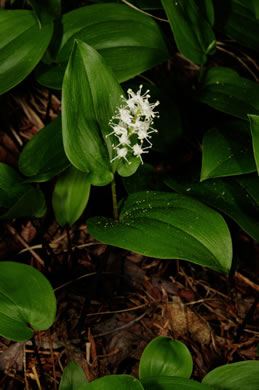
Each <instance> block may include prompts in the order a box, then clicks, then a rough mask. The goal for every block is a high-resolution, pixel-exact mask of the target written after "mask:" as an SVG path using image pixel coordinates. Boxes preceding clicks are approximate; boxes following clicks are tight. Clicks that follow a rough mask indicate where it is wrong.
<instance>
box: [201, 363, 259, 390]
mask: <svg viewBox="0 0 259 390" xmlns="http://www.w3.org/2000/svg"><path fill="white" fill-rule="evenodd" d="M202 383H204V384H206V385H208V386H209V387H210V388H211V389H212V390H244V389H249V390H258V384H259V361H256V360H247V361H243V362H237V363H231V364H226V365H224V366H220V367H217V368H215V369H214V370H212V371H210V372H209V373H208V374H207V375H206V376H205V378H204V379H203V381H202Z"/></svg>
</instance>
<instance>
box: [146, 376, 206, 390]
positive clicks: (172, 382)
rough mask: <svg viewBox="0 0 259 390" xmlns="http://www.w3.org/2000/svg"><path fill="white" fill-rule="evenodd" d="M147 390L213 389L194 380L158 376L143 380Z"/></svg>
mask: <svg viewBox="0 0 259 390" xmlns="http://www.w3.org/2000/svg"><path fill="white" fill-rule="evenodd" d="M141 383H142V385H143V387H144V389H145V390H158V389H159V390H179V389H180V390H212V389H211V387H209V386H207V385H204V384H202V383H199V382H196V381H194V380H192V379H187V378H182V377H178V376H157V377H151V378H147V379H144V380H143V379H142V380H141Z"/></svg>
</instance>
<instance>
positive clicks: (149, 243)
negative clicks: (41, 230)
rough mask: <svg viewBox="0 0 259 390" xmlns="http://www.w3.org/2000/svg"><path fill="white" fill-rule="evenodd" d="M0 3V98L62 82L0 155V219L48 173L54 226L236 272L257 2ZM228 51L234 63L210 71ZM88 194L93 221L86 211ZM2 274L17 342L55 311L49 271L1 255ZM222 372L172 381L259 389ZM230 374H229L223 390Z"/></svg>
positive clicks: (33, 195)
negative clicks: (52, 101)
mask: <svg viewBox="0 0 259 390" xmlns="http://www.w3.org/2000/svg"><path fill="white" fill-rule="evenodd" d="M2 3H4V4H5V7H4V8H3V9H1V10H0V38H1V39H0V42H1V44H0V94H1V103H2V104H1V106H2V107H4V103H5V102H6V101H7V99H8V96H10V95H11V94H15V91H16V89H15V88H16V87H17V88H19V87H21V83H22V82H23V83H24V84H23V85H25V84H26V82H27V80H28V79H27V77H28V76H29V77H30V80H34V82H35V83H37V84H39V85H41V86H44V87H45V88H48V89H49V91H53V90H61V95H62V107H61V115H60V116H58V117H57V118H55V119H54V120H53V121H51V122H49V123H47V124H46V125H45V127H44V128H43V129H41V130H40V131H39V132H37V134H35V135H34V136H33V137H32V138H31V140H30V141H29V142H28V143H27V144H26V145H25V147H24V148H23V150H22V152H21V154H20V157H19V161H18V169H16V168H15V167H13V166H9V165H7V164H5V163H3V162H1V163H0V218H1V219H5V220H10V219H13V218H25V217H36V218H43V217H44V215H46V213H49V211H50V210H49V209H47V205H46V200H45V196H44V193H43V191H42V187H43V186H42V184H41V183H43V182H51V183H52V184H53V186H54V190H53V193H52V208H53V210H54V214H55V216H56V219H57V221H58V223H59V224H60V225H61V227H66V226H72V225H73V224H74V223H75V222H76V221H77V220H78V219H79V218H80V217H81V218H82V219H81V220H84V221H85V222H86V226H87V229H88V231H89V233H90V234H91V235H92V236H93V237H94V238H95V239H97V240H99V241H101V242H103V243H105V244H108V245H112V246H115V247H119V248H122V249H125V250H131V251H135V252H137V253H140V254H143V255H146V256H150V257H157V258H160V259H167V260H168V261H172V260H173V259H180V260H185V261H189V262H192V263H195V264H199V265H201V266H205V267H208V268H210V269H212V270H214V271H216V272H220V273H224V274H226V275H228V274H229V273H230V271H231V270H232V271H233V272H234V271H235V269H236V268H235V267H236V264H237V262H235V266H233V265H232V257H233V254H232V252H233V250H232V249H233V248H232V246H233V244H232V241H234V242H236V235H237V233H236V232H238V234H239V232H240V231H242V232H245V234H246V235H247V237H249V239H251V240H256V241H258V240H259V207H258V206H259V195H258V194H259V191H258V183H259V179H258V173H259V86H258V83H257V82H258V78H259V76H258V75H257V74H256V71H258V69H257V68H256V67H254V61H253V60H251V58H252V57H253V56H254V57H256V56H257V55H258V47H259V8H258V1H257V0H249V1H248V0H229V1H228V2H224V4H223V2H222V1H216V0H215V1H213V0H201V1H197V2H194V1H193V0H177V1H171V0H161V1H158V0H155V1H154V0H146V1H142V0H135V1H133V0H132V1H127V2H126V1H113V2H112V1H99V0H98V1H97V0H96V1H95V0H92V1H89V2H88V3H90V4H87V5H86V6H83V7H82V6H81V7H78V8H76V9H73V10H70V11H68V12H66V13H63V12H62V7H63V9H64V7H65V6H66V4H65V2H63V3H64V4H61V1H60V0H48V1H45V2H42V1H38V0H28V1H25V2H22V6H21V4H20V3H19V2H18V1H5V2H2ZM122 3H127V4H122ZM225 3H227V4H225ZM130 5H132V7H131V6H130ZM18 7H19V9H18ZM244 20H245V22H243V21H244ZM232 50H233V51H234V52H235V53H244V58H240V57H239V56H240V54H235V53H233V52H232ZM229 56H230V57H231V58H232V59H233V61H234V62H233V65H232V62H231V67H230V66H228V67H227V66H226V67H223V66H221V64H222V62H223V61H222V60H225V62H227V61H228V59H229ZM177 64H180V66H177ZM50 93H51V92H50ZM159 102H160V103H159ZM158 104H159V106H158ZM186 150H189V153H188V156H187V155H186ZM108 185H109V186H110V187H111V194H112V196H111V198H112V202H111V201H110V198H109V199H106V191H105V190H104V188H102V187H106V186H108ZM97 187H98V188H97ZM118 188H119V191H118ZM95 191H99V192H98V193H99V194H100V193H101V195H100V198H101V199H102V201H100V206H101V203H104V206H105V208H106V211H105V213H103V214H105V215H101V216H100V215H99V214H101V212H98V213H97V215H92V213H91V212H90V210H89V208H88V206H89V204H90V203H91V193H93V192H94V193H96V192H95ZM102 191H103V192H102ZM102 194H104V195H102ZM118 194H122V196H120V197H119V198H118ZM125 194H126V195H125ZM88 202H90V203H88ZM98 202H99V201H98ZM111 205H112V207H111ZM112 208H113V212H112V210H111V209H112ZM100 209H101V207H100ZM112 213H113V217H112ZM233 238H234V240H232V239H233ZM234 249H236V248H235V247H234ZM0 270H1V272H0V294H1V297H0V320H1V321H0V334H1V335H3V336H4V337H6V338H9V339H12V340H18V341H21V340H26V339H28V338H29V337H31V336H32V334H33V331H32V328H34V329H35V330H42V329H47V328H48V327H49V326H50V325H51V324H52V323H53V321H54V318H55V311H56V301H55V296H54V293H53V290H52V287H51V286H50V284H49V282H48V281H47V279H46V278H45V277H44V276H43V275H42V274H41V273H40V272H39V271H37V270H36V269H34V268H32V267H30V266H28V265H25V264H20V263H15V262H11V261H4V262H1V263H0ZM13 278H14V279H13ZM15 280H17V281H19V284H18V287H17V284H16V282H15ZM16 287H17V288H16ZM39 302H40V305H37V304H38V303H39ZM28 324H30V326H29V327H28ZM143 356H145V352H144V354H143ZM241 363H243V364H241ZM241 363H240V365H242V367H248V368H247V373H248V372H250V371H249V370H250V368H251V367H255V366H256V367H257V362H250V363H251V364H250V363H248V364H247V366H246V364H245V362H241ZM143 364H144V363H143ZM170 364H171V363H170ZM235 364H236V363H235ZM237 364H239V363H237ZM224 367H225V366H224ZM228 367H230V374H229V372H228V371H227V370H228V368H218V369H216V370H219V371H216V370H215V372H216V374H213V371H212V373H209V374H208V376H207V377H205V379H204V380H203V382H202V384H196V383H195V384H193V382H188V383H189V384H190V383H192V384H190V386H189V384H187V382H186V380H188V381H189V376H190V373H188V375H187V376H186V375H183V377H185V378H187V377H188V378H187V379H179V381H180V382H181V381H182V382H181V388H183V389H185V388H188V389H192V388H193V389H196V388H197V389H199V388H200V389H202V388H203V389H205V388H207V389H208V388H212V389H220V390H221V389H222V390H224V389H228V390H230V389H231V390H236V389H241V388H242V389H243V388H246V387H247V388H249V389H251V390H253V389H255V390H256V389H258V386H257V388H256V387H255V386H256V385H254V384H253V385H250V387H249V386H248V385H247V386H246V385H245V384H244V383H245V382H244V381H243V379H242V378H243V377H242V378H241V375H240V377H239V376H238V375H239V374H238V369H236V368H234V367H237V366H233V365H229V366H228ZM238 367H239V366H238ZM240 367H241V366H240ZM232 368H233V373H234V372H235V375H237V378H238V380H237V381H236V383H235V384H233V383H234V382H233V383H232V382H231V384H230V386H229V387H224V386H225V382H224V383H223V379H222V378H225V373H227V374H226V383H227V380H228V379H229V378H230V377H231V378H232V377H233V376H232V371H231V370H232ZM256 369H257V368H256ZM220 370H222V371H220ZM234 370H237V371H234ZM242 370H243V368H242ZM244 370H246V369H244ZM251 370H252V371H251V372H254V371H253V368H251ZM240 372H241V371H240ZM236 373H237V374H236ZM242 373H243V371H242ZM149 375H151V376H152V375H153V374H152V373H151V374H149ZM156 375H157V374H156ZM242 375H243V374H242ZM253 375H254V374H251V377H253ZM180 376H181V375H180ZM255 376H256V375H255ZM244 377H245V378H246V379H245V380H248V379H247V377H248V376H247V375H245V374H244ZM206 378H207V379H206ZM256 378H257V380H258V376H257V377H256ZM142 379H143V378H142ZM103 380H104V381H106V379H101V381H103ZM107 380H110V379H107ZM115 380H117V379H115ZM118 380H120V379H118ZM122 380H124V379H122ZM125 380H128V381H129V383H130V384H127V385H125V387H123V386H124V385H121V386H122V388H125V389H128V388H130V389H135V388H136V389H142V388H143V387H144V388H147V389H153V388H157V387H154V385H153V384H152V383H153V382H152V383H144V382H145V381H144V382H143V383H142V382H141V375H140V381H137V380H136V379H132V378H131V379H129V378H126V379H125ZM167 380H169V379H168V378H167V379H165V380H164V379H161V381H162V382H159V384H158V385H156V386H158V387H159V388H161V389H168V388H169V385H168V383H167ZM170 380H171V379H170ZM177 380H178V379H177ZM214 380H215V383H214ZM229 380H230V379H229ZM163 381H165V382H163ZM184 381H185V382H186V386H185V382H184ZM224 381H225V379H224ZM239 381H240V383H242V385H239V384H238V383H239ZM242 381H243V382H242ZM131 382H132V383H131ZM93 383H94V382H93ZM96 383H97V382H96ZM100 383H101V382H100ZM107 383H108V382H107ZM170 383H171V382H170ZM172 383H173V382H172ZM172 383H171V384H170V386H171V387H170V389H171V388H176V385H173V384H172ZM87 386H88V387H89V389H90V387H93V388H94V389H95V388H96V389H97V388H99V387H98V385H97V384H96V385H95V384H87V385H85V387H87ZM107 386H110V385H108V384H107ZM127 386H128V387H127ZM130 386H131V387H130ZM174 386H175V387H174ZM177 386H178V387H177V388H179V383H178V385H177ZM188 386H189V387H188ZM195 386H196V387H195ZM231 386H232V387H231ZM253 386H254V387H253ZM85 387H82V389H83V388H85ZM88 387H87V388H88ZM60 388H61V389H62V386H60ZM64 388H65V387H64ZM72 388H74V387H72ZM107 388H109V387H107Z"/></svg>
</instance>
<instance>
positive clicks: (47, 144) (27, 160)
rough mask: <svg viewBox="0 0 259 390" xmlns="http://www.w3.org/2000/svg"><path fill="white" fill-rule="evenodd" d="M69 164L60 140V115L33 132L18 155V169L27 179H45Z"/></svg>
mask: <svg viewBox="0 0 259 390" xmlns="http://www.w3.org/2000/svg"><path fill="white" fill-rule="evenodd" d="M69 165H70V163H69V161H68V159H67V157H66V155H65V151H64V146H63V141H62V129H61V117H60V116H59V117H58V118H56V119H54V120H53V121H52V122H50V123H49V124H48V125H47V126H45V127H44V128H43V129H41V130H40V131H39V132H38V133H37V134H35V135H34V136H33V137H32V139H31V140H30V141H29V142H28V143H27V144H26V145H25V147H24V148H23V150H22V153H21V154H20V157H19V169H20V171H21V172H22V173H23V174H24V175H25V176H29V177H30V179H29V180H27V182H28V181H31V182H32V181H47V180H49V179H51V178H52V177H53V176H55V175H57V174H58V173H60V172H62V171H63V170H64V169H65V168H67V167H68V166H69Z"/></svg>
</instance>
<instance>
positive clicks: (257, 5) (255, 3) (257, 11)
mask: <svg viewBox="0 0 259 390" xmlns="http://www.w3.org/2000/svg"><path fill="white" fill-rule="evenodd" d="M252 4H253V8H254V14H255V17H256V19H257V20H258V19H259V3H258V1H257V0H252Z"/></svg>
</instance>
